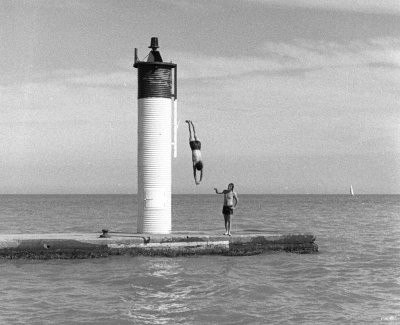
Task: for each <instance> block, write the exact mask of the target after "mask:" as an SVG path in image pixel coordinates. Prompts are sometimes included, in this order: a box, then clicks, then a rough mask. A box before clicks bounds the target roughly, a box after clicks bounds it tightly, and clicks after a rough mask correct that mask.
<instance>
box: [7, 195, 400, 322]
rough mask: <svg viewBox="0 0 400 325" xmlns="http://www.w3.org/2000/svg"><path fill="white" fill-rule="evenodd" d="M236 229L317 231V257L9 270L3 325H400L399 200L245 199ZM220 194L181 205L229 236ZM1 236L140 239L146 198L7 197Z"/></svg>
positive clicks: (38, 265)
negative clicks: (139, 218) (139, 215)
mask: <svg viewBox="0 0 400 325" xmlns="http://www.w3.org/2000/svg"><path fill="white" fill-rule="evenodd" d="M239 198H240V203H239V204H240V208H238V209H237V210H235V216H234V224H233V235H234V233H235V230H236V231H238V230H249V229H254V230H260V229H262V230H268V231H272V232H291V231H299V232H302V231H307V232H312V233H314V234H315V235H316V236H317V243H318V245H319V249H320V252H319V253H318V254H312V255H298V254H290V253H268V254H264V255H259V256H248V257H227V256H202V257H185V258H151V257H112V258H106V259H94V260H60V261H55V260H52V261H30V260H0V270H1V271H0V290H1V295H0V306H1V309H0V324H176V323H178V324H400V196H355V197H348V196H334V195H330V196H297V195H296V196H290V195H289V196H279V195H275V196H274V195H259V196H254V195H240V196H239ZM221 199H222V198H221V196H217V195H210V196H208V195H200V196H190V195H187V196H180V195H177V196H173V199H172V200H173V220H172V222H173V230H176V231H178V230H179V231H181V230H209V231H215V230H219V231H221V232H223V230H224V229H223V220H222V216H221V215H220V210H221ZM0 220H1V230H0V233H10V232H11V233H40V232H72V231H75V232H79V231H82V232H98V233H99V231H100V230H101V229H102V228H105V227H106V228H108V229H110V230H111V231H131V232H135V231H136V196H129V195H127V196H123V195H118V196H112V195H110V196H85V195H77V196H0Z"/></svg>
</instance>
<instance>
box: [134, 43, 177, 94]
mask: <svg viewBox="0 0 400 325" xmlns="http://www.w3.org/2000/svg"><path fill="white" fill-rule="evenodd" d="M149 48H151V51H150V53H149V55H148V56H147V61H139V60H138V58H137V54H136V53H137V49H135V63H134V65H133V66H134V67H135V68H137V69H138V99H140V98H147V97H162V98H171V97H172V96H173V97H175V98H176V93H177V90H176V64H175V63H172V62H171V63H168V62H163V60H162V57H161V54H160V52H159V51H158V50H157V49H158V38H157V37H152V38H151V44H150V46H149ZM172 69H174V70H175V74H174V85H173V84H172V71H171V70H172ZM173 86H174V91H172V88H173Z"/></svg>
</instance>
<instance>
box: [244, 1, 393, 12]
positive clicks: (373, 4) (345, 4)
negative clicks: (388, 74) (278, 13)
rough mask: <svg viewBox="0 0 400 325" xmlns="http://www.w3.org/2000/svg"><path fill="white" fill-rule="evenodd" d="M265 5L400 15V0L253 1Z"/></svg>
mask: <svg viewBox="0 0 400 325" xmlns="http://www.w3.org/2000/svg"><path fill="white" fill-rule="evenodd" d="M251 1H256V2H260V3H265V4H276V5H279V6H284V7H304V8H316V9H322V10H339V11H353V12H363V13H372V14H377V13H383V14H392V15H400V2H399V1H398V0H383V1H376V0H352V1H349V0H286V1H281V0H251Z"/></svg>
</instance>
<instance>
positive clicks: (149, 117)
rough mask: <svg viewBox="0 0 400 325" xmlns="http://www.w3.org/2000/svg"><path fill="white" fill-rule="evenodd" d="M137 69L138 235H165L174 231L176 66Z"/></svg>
mask: <svg viewBox="0 0 400 325" xmlns="http://www.w3.org/2000/svg"><path fill="white" fill-rule="evenodd" d="M152 42H153V40H152ZM154 50H155V49H154V48H153V50H152V51H151V52H150V54H151V53H154ZM157 52H158V51H157ZM156 54H157V55H154V57H159V58H160V59H161V55H160V54H159V53H156ZM134 66H135V67H136V68H137V69H138V222H137V232H138V233H160V234H166V233H170V232H171V143H172V141H171V132H172V108H173V98H172V97H173V94H172V73H171V70H172V69H173V68H175V67H176V65H175V64H173V63H164V62H159V61H150V62H149V61H148V62H141V61H138V62H135V65H134Z"/></svg>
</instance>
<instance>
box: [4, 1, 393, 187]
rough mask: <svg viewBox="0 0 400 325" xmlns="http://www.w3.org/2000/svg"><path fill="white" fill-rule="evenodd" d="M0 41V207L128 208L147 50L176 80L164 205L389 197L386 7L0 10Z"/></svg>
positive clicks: (285, 4) (389, 4) (96, 4)
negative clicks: (237, 198) (101, 204)
mask: <svg viewBox="0 0 400 325" xmlns="http://www.w3.org/2000/svg"><path fill="white" fill-rule="evenodd" d="M0 27H1V28H0V54H1V55H0V57H1V59H0V124H1V127H0V155H1V163H0V180H1V181H0V194H74V193H79V194H131V193H136V191H137V106H138V105H137V70H136V69H134V68H133V67H132V64H133V61H134V49H135V48H138V55H139V58H140V59H144V58H145V57H146V56H147V54H148V52H149V49H148V46H149V45H150V38H151V37H158V41H159V46H160V48H159V50H160V52H161V55H162V57H163V59H164V61H167V62H171V61H172V62H174V63H176V64H177V66H178V96H179V97H178V115H179V116H178V118H179V119H180V120H181V123H180V125H179V133H178V157H177V158H173V161H172V177H173V179H172V191H173V193H175V194H184V193H187V194H206V193H210V194H211V193H213V188H214V187H218V188H219V189H223V188H226V186H227V184H228V183H229V182H233V183H235V190H237V191H238V193H243V194H244V193H248V194H348V193H349V188H350V185H351V184H352V186H353V188H354V191H355V193H356V194H400V2H399V1H398V0H387V1H385V0H381V1H376V0H354V1H348V0H332V1H331V0H285V1H281V0H219V1H211V0H210V1H197V0H176V1H167V0H143V1H142V0H135V1H101V0H99V1H74V0H71V1H41V0H37V1H19V0H15V1H8V0H6V1H1V3H0ZM186 119H190V120H192V121H193V122H194V124H195V126H196V131H197V135H198V136H199V138H200V139H201V141H202V156H203V161H204V179H203V182H202V183H201V184H200V185H199V186H196V185H195V183H194V180H193V175H192V162H191V151H190V148H189V144H188V137H189V135H188V130H187V125H186V124H185V123H184V121H185V120H186Z"/></svg>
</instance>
